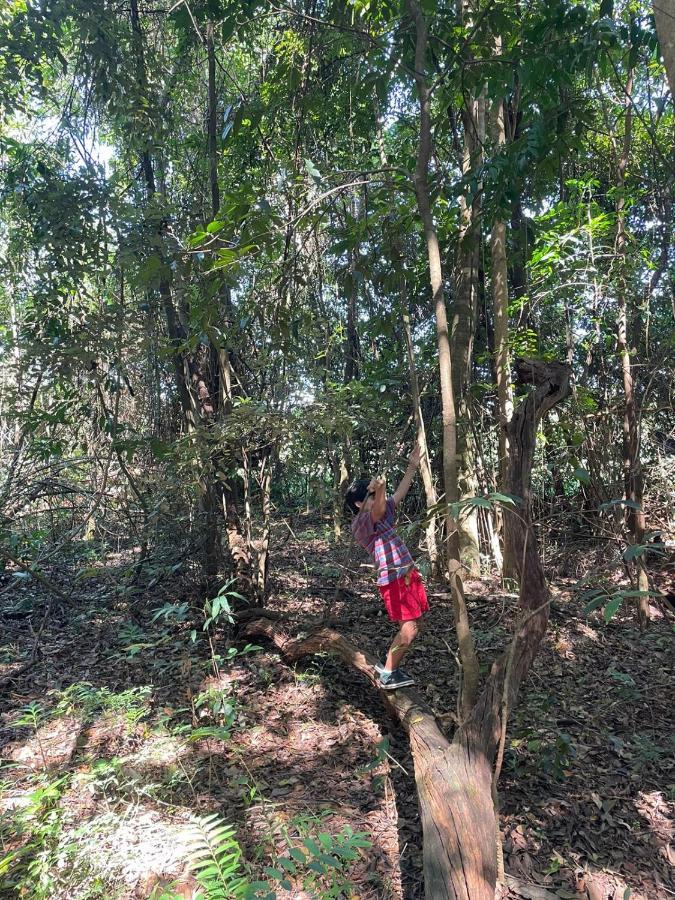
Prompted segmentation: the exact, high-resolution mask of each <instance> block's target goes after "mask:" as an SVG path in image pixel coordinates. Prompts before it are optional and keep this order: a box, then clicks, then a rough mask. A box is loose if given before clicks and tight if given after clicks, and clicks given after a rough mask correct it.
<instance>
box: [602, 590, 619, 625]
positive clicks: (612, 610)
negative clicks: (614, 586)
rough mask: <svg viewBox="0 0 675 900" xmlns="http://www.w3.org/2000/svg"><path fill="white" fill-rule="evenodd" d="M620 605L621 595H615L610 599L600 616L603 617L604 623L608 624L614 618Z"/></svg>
mask: <svg viewBox="0 0 675 900" xmlns="http://www.w3.org/2000/svg"><path fill="white" fill-rule="evenodd" d="M622 603H623V594H617V595H616V596H614V597H612V599H611V600H610V601H609V603H608V604H607V605H606V606H605V608H604V609H603V611H602V614H603V616H604V617H605V622H609V620H610V619H612V618H614V616H615V615H616V613H617V611H618V609H619V607H620V606H621V604H622Z"/></svg>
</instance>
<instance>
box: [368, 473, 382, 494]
mask: <svg viewBox="0 0 675 900" xmlns="http://www.w3.org/2000/svg"><path fill="white" fill-rule="evenodd" d="M385 486H386V482H385V480H384V479H383V478H377V477H375V478H371V479H370V484H369V485H368V493H369V494H370V493H371V491H372V492H373V493H375V491H377V490H384V488H385Z"/></svg>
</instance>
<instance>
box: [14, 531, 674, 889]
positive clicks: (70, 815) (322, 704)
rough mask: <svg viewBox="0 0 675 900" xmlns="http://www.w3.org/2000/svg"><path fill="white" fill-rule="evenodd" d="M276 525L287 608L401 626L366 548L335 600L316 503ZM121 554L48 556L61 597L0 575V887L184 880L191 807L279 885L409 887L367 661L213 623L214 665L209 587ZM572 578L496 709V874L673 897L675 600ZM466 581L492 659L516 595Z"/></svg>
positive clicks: (369, 632)
mask: <svg viewBox="0 0 675 900" xmlns="http://www.w3.org/2000/svg"><path fill="white" fill-rule="evenodd" d="M278 534H279V539H278V541H277V543H276V545H275V546H274V548H273V551H272V574H271V592H270V600H269V606H270V608H271V609H273V610H275V611H276V612H279V613H283V614H284V615H286V616H288V620H287V622H285V624H284V628H285V629H287V631H288V632H289V633H291V634H297V633H299V632H301V631H302V630H303V627H304V628H305V629H306V628H307V623H308V621H311V620H312V619H314V620H316V618H317V617H319V616H321V614H322V613H323V612H324V609H325V608H326V606H329V607H330V611H331V615H332V616H333V617H334V618H335V619H337V620H338V624H337V625H336V627H337V629H338V630H339V631H341V633H343V634H344V635H345V636H346V637H348V638H349V639H350V640H351V641H352V642H353V643H355V644H357V645H358V646H359V647H361V648H363V649H366V650H368V651H370V652H372V653H373V654H375V655H377V656H379V657H380V658H382V656H383V654H384V651H385V650H386V647H387V645H388V642H389V641H390V639H391V637H392V628H391V626H390V624H389V623H388V621H387V619H386V617H385V616H384V614H383V610H382V607H381V603H380V601H379V597H378V594H377V591H376V588H375V585H374V579H373V576H372V572H371V571H370V570H369V569H368V568H367V567H365V566H361V567H359V566H358V562H357V563H356V564H354V570H353V577H352V578H351V580H349V582H348V584H347V586H346V589H345V590H344V591H343V592H342V593H341V594H340V599H339V600H338V601H337V602H335V603H334V602H333V598H334V593H335V587H336V584H337V581H338V579H339V574H340V570H339V566H338V563H339V562H340V561H341V557H340V554H339V553H337V552H336V550H335V547H334V546H333V545H331V544H330V543H329V541H328V540H327V532H326V527H325V526H324V525H323V524H322V523H320V522H319V523H318V522H313V523H311V522H309V521H307V522H305V523H304V524H303V523H302V522H300V523H298V524H297V526H296V527H295V529H294V534H293V536H291V535H290V533H289V534H288V537H287V538H286V537H283V536H282V531H281V530H279V532H278ZM127 566H128V558H125V557H124V555H120V556H115V555H114V554H112V555H109V556H108V557H107V559H106V560H105V563H103V564H101V563H100V562H93V564H92V565H91V566H90V567H89V568H87V569H86V570H85V572H84V576H83V577H81V578H80V580H78V581H77V582H76V583H75V584H74V585H73V584H70V585H68V584H67V583H66V582H65V580H64V579H63V578H62V577H61V581H59V577H60V576H59V574H58V572H56V571H55V572H54V573H53V574H52V577H53V578H54V580H55V581H57V582H58V583H59V585H60V587H61V589H62V590H65V591H70V598H69V600H68V603H64V602H62V601H61V600H54V599H53V598H52V600H51V601H49V598H48V595H47V594H46V593H43V592H41V591H40V590H36V588H35V586H34V585H31V584H29V583H27V582H26V581H22V583H21V585H20V587H19V588H18V589H13V590H9V589H8V585H9V583H10V580H11V577H12V576H11V575H10V574H9V573H7V574H6V576H5V578H4V580H3V582H2V584H1V585H0V591H2V592H3V593H0V604H1V605H2V607H3V608H2V614H3V618H2V627H3V639H2V645H1V646H0V683H2V685H3V696H2V700H1V703H2V708H1V712H2V731H0V744H2V745H4V746H3V748H2V756H3V759H4V765H3V770H2V772H1V773H0V776H1V782H0V789H1V791H2V799H1V801H0V814H1V818H0V824H1V825H2V842H3V846H2V849H3V853H2V858H0V894H1V895H2V896H8V897H9V896H26V897H53V898H60V900H66V898H85V897H86V898H90V897H92V898H93V897H106V898H107V897H110V898H113V897H114V898H132V897H150V896H154V897H160V896H166V897H168V896H174V895H175V893H176V891H178V895H179V896H192V891H193V888H194V880H193V879H192V878H191V876H189V875H188V874H187V873H186V861H187V859H188V857H189V856H190V854H191V848H192V847H193V846H194V842H195V834H196V832H195V825H194V819H195V816H204V815H207V814H209V813H218V814H219V815H220V816H221V817H222V818H223V819H225V820H227V821H228V822H230V823H231V824H232V825H233V826H234V828H235V831H236V839H237V840H238V842H239V844H240V846H241V849H242V852H243V857H242V861H239V862H237V861H236V860H235V862H234V863H233V866H232V868H233V870H236V871H237V872H238V874H239V875H242V876H246V877H247V878H251V879H258V880H261V881H264V882H266V883H267V884H268V885H269V888H270V890H274V891H276V893H277V896H278V897H280V898H281V897H286V898H298V900H299V898H311V897H349V898H360V900H371V898H372V900H385V898H386V900H389V898H400V900H413V898H418V897H422V896H423V878H422V835H421V826H420V822H419V817H418V810H417V801H416V794H415V782H414V776H413V764H412V759H411V756H410V752H409V749H408V744H407V738H406V736H405V734H404V733H403V732H402V731H401V730H400V729H399V728H398V726H397V725H396V723H395V722H394V721H393V720H392V719H391V718H390V717H389V716H388V714H387V713H386V712H385V710H384V707H383V705H382V703H381V701H380V698H379V696H378V694H377V692H376V691H375V690H374V689H373V687H372V685H371V684H370V683H368V682H367V681H366V680H364V679H363V677H362V676H360V675H359V674H358V673H357V672H354V671H351V670H348V669H346V668H345V667H344V666H343V665H342V664H340V663H339V662H337V661H334V660H333V659H331V658H330V657H327V656H318V657H316V658H314V659H312V660H308V661H306V662H305V663H303V664H301V665H299V666H297V667H296V668H295V669H293V668H290V667H288V666H287V665H285V664H284V663H283V662H282V661H281V660H280V658H279V656H278V654H277V653H276V652H274V651H273V650H271V649H270V648H269V647H267V646H263V647H258V648H251V647H246V646H245V643H244V642H237V641H233V642H226V641H225V640H224V639H220V640H218V641H217V642H216V645H215V650H216V653H217V654H218V655H219V656H220V661H219V664H218V672H217V673H216V672H215V670H214V666H213V659H212V655H211V653H210V652H209V648H208V646H207V642H206V641H205V640H203V639H201V641H198V642H197V643H194V642H193V640H192V637H193V635H192V633H191V632H193V629H195V627H196V628H197V629H198V628H199V625H198V624H196V620H195V617H194V614H193V609H192V607H193V606H194V607H195V609H196V610H197V611H198V612H201V606H202V602H203V598H199V597H196V596H195V595H194V593H192V594H191V593H190V591H189V589H188V582H187V580H186V579H182V578H180V577H178V576H176V577H174V578H173V580H169V579H167V580H164V581H161V582H159V583H158V584H156V585H155V586H154V587H153V586H151V585H148V586H146V587H145V588H143V589H142V590H141V589H137V590H136V591H134V590H131V589H130V588H129V587H128V586H127V587H124V588H122V583H123V579H122V577H121V573H123V572H124V569H125V567H127ZM16 580H17V579H14V581H15V582H16ZM574 584H576V579H567V580H566V579H554V581H553V594H554V599H553V603H552V608H551V621H550V626H549V631H548V634H547V637H546V640H545V644H544V646H543V647H542V650H541V652H540V654H539V656H538V657H537V660H536V661H535V664H534V667H533V669H532V671H531V673H530V675H529V676H528V679H527V682H526V684H525V686H524V689H523V691H522V693H521V698H520V703H519V706H518V708H517V709H516V711H515V712H514V714H513V716H512V718H511V721H510V722H509V729H508V737H507V745H506V755H505V760H504V767H503V772H502V777H501V782H500V793H501V803H502V818H501V828H502V834H503V840H504V851H505V863H506V871H507V872H508V873H510V875H511V876H512V877H511V881H510V886H509V889H508V890H506V889H505V890H504V892H503V896H504V897H506V896H511V897H523V898H526V900H554V898H581V900H583V898H586V897H587V898H589V900H628V897H631V898H633V900H639V898H644V900H661V898H663V900H666V898H669V897H673V896H675V881H674V880H673V871H674V864H675V843H674V838H675V831H674V815H673V800H675V770H674V765H673V759H674V755H675V754H674V750H675V744H674V743H673V718H672V711H673V689H672V686H673V683H674V681H673V674H674V673H673V668H674V662H675V659H674V654H673V624H672V617H669V616H666V615H664V613H663V610H659V609H657V608H656V607H655V608H654V609H655V620H654V622H653V625H652V627H651V628H650V629H649V631H647V632H646V633H645V634H641V633H640V632H639V631H638V630H637V629H636V627H635V624H634V620H633V617H632V615H631V611H630V609H629V608H628V607H627V604H626V608H625V609H622V610H620V611H619V613H618V614H617V615H616V616H615V617H614V618H613V619H611V621H610V622H609V623H608V624H606V623H605V622H604V619H603V618H602V614H601V613H598V612H596V613H593V614H591V615H590V616H589V617H586V616H584V614H583V606H584V603H583V602H582V601H581V600H579V599H577V598H576V597H575V595H574V593H573V591H572V590H571V589H572V587H573V586H574ZM429 593H430V602H431V610H430V612H429V615H428V625H427V628H426V630H425V633H424V634H423V636H422V637H421V639H420V640H419V643H418V645H417V646H416V648H415V650H414V652H413V653H412V654H411V655H410V657H409V660H408V661H407V663H406V668H407V669H408V670H409V671H410V672H411V674H413V675H414V676H415V678H416V679H417V688H416V689H417V690H418V691H419V692H420V693H421V694H422V695H423V696H424V697H425V699H426V700H427V702H428V703H429V704H430V705H431V706H432V707H433V708H434V709H435V710H436V712H437V714H438V715H439V717H440V718H441V720H442V721H444V722H445V723H447V726H448V730H451V729H452V714H453V712H454V709H455V703H456V689H457V667H456V664H455V660H454V655H453V653H452V651H451V648H452V647H453V646H454V638H453V628H452V608H451V605H450V603H449V600H448V598H447V596H446V595H445V592H444V590H443V588H442V586H435V585H431V586H430V587H429ZM467 594H468V597H469V606H470V613H471V617H472V621H473V623H474V626H475V634H476V640H477V644H478V648H479V652H480V654H481V659H482V660H483V661H484V664H485V666H486V667H487V666H488V665H489V664H490V662H491V661H492V660H493V659H494V658H495V657H496V656H497V655H498V654H499V653H500V652H501V651H502V649H503V648H504V646H505V643H506V641H507V640H508V635H509V632H510V628H511V625H512V617H513V612H514V608H515V603H516V598H515V597H514V595H513V594H512V593H509V592H508V591H505V590H504V589H503V588H502V587H501V586H500V585H499V583H498V582H496V581H493V580H490V579H480V580H475V581H469V582H467ZM48 601H49V603H50V610H49V613H48V615H46V616H45V615H44V609H45V605H46V604H47V603H48ZM29 623H30V627H29ZM40 629H41V630H40ZM216 634H218V633H216ZM33 647H35V648H36V649H37V652H36V654H35V659H34V661H33V662H32V663H30V664H29V665H28V666H27V667H26V668H25V669H23V670H22V669H21V668H20V667H21V666H22V665H23V664H24V663H25V661H27V660H28V657H29V654H30V652H31V650H32V648H33ZM22 660H23V661H24V663H22V662H21V661H22ZM17 661H18V662H17ZM366 842H367V844H368V846H366V845H365V844H366ZM291 850H294V851H295V852H294V853H290V854H289V851H291ZM243 860H245V862H244V861H243ZM265 867H267V870H266V868H265ZM228 877H229V876H228ZM232 877H234V876H232ZM3 884H4V888H2V885H3ZM170 885H173V887H169V886H170ZM261 890H262V889H261ZM163 892H164V893H163ZM261 896H264V892H262V893H261Z"/></svg>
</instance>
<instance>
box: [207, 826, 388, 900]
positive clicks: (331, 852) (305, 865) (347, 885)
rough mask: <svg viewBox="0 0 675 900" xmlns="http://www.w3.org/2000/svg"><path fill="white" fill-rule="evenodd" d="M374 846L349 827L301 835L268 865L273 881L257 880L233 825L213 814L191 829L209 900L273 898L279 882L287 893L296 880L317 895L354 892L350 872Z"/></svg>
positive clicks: (325, 899)
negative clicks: (334, 831)
mask: <svg viewBox="0 0 675 900" xmlns="http://www.w3.org/2000/svg"><path fill="white" fill-rule="evenodd" d="M370 846H371V844H370V842H369V841H368V840H367V839H366V835H365V834H363V833H361V832H354V831H352V829H351V828H349V827H348V826H345V828H343V829H342V831H341V832H340V833H339V834H337V835H335V836H332V835H330V834H328V832H320V833H318V834H317V835H316V837H309V836H308V837H304V838H302V840H301V841H300V842H299V843H296V844H295V845H294V846H292V847H290V849H289V851H288V854H287V855H285V856H280V857H277V858H276V859H275V860H274V864H273V865H270V866H265V867H264V872H265V875H266V876H267V878H268V879H269V880H268V881H266V882H265V881H254V880H250V878H249V877H247V872H248V870H249V867H248V866H247V865H246V864H245V863H244V861H243V857H242V851H241V847H240V846H239V844H238V842H237V840H236V836H235V831H234V829H233V828H232V826H230V825H228V824H226V823H225V822H224V821H223V820H222V819H221V818H220V817H219V816H218V815H217V814H211V815H209V816H204V817H202V818H200V819H198V820H197V822H196V823H195V825H194V827H193V829H192V848H191V853H190V860H191V867H192V870H193V872H194V874H195V877H196V879H197V881H198V882H199V885H200V887H201V888H202V890H203V891H204V896H205V900H226V898H227V900H229V898H236V897H244V898H259V900H263V898H264V900H274V897H275V896H276V894H275V892H274V887H275V886H276V885H278V886H279V887H280V888H282V889H283V890H287V891H288V890H291V889H292V888H293V883H296V884H299V885H302V887H303V889H304V890H306V891H310V892H311V895H312V896H313V897H317V898H320V900H330V898H338V897H346V896H349V895H350V894H351V892H352V891H353V889H354V886H353V885H352V883H351V882H350V881H349V880H348V878H347V877H346V875H345V870H346V868H347V867H348V866H349V865H350V864H351V863H352V862H353V861H354V860H355V859H356V858H357V857H358V854H359V853H360V852H361V851H362V850H363V849H367V848H369V847H370Z"/></svg>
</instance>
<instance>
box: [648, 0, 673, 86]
mask: <svg viewBox="0 0 675 900" xmlns="http://www.w3.org/2000/svg"><path fill="white" fill-rule="evenodd" d="M653 6H654V20H655V22H656V34H657V35H658V38H659V44H660V45H661V54H662V55H663V63H664V65H665V67H666V76H667V78H668V84H669V85H670V94H671V96H672V98H673V100H675V0H653Z"/></svg>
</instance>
